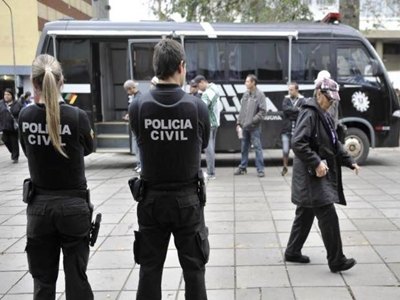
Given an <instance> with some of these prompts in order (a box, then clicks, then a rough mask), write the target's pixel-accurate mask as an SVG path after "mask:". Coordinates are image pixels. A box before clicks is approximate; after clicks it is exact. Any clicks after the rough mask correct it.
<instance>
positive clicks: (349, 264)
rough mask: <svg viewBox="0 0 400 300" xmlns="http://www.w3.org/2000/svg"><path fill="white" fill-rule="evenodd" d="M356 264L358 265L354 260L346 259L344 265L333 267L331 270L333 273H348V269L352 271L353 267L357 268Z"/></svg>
mask: <svg viewBox="0 0 400 300" xmlns="http://www.w3.org/2000/svg"><path fill="white" fill-rule="evenodd" d="M356 263H357V261H356V260H355V259H354V258H346V259H345V261H344V262H343V263H342V264H340V265H338V266H332V267H329V268H330V269H331V272H332V273H336V272H341V271H346V270H348V269H351V268H352V267H354V266H355V264H356Z"/></svg>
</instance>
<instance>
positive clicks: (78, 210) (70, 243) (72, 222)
mask: <svg viewBox="0 0 400 300" xmlns="http://www.w3.org/2000/svg"><path fill="white" fill-rule="evenodd" d="M27 218H28V225H27V239H28V240H27V245H26V252H27V256H28V264H29V272H30V273H31V274H32V277H33V281H34V298H33V299H34V300H54V299H55V298H56V281H57V276H58V267H59V259H60V250H61V249H62V251H63V254H64V261H63V263H64V273H65V293H66V299H67V300H77V299H79V300H92V299H93V293H92V289H91V287H90V284H89V282H88V279H87V276H86V268H87V264H88V260H89V241H88V238H89V230H90V212H89V207H88V204H87V202H86V199H83V198H77V197H74V198H72V197H66V196H48V195H38V196H35V197H34V199H33V201H32V203H30V204H29V205H28V207H27Z"/></svg>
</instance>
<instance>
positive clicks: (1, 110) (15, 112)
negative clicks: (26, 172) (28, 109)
mask: <svg viewBox="0 0 400 300" xmlns="http://www.w3.org/2000/svg"><path fill="white" fill-rule="evenodd" d="M22 107H23V106H22V105H21V103H20V102H19V101H16V100H15V97H14V92H13V90H12V89H9V88H7V89H5V91H4V96H3V99H2V100H0V131H3V135H2V140H3V142H4V145H6V147H7V149H8V151H9V152H10V153H11V160H12V162H13V163H14V164H15V163H18V158H19V143H18V117H19V113H20V112H21V109H22Z"/></svg>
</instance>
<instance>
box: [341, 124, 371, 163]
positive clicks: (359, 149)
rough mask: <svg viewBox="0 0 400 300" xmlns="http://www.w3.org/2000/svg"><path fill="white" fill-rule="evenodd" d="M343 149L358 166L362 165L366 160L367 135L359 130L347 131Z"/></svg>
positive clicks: (350, 129)
mask: <svg viewBox="0 0 400 300" xmlns="http://www.w3.org/2000/svg"><path fill="white" fill-rule="evenodd" d="M344 147H345V149H346V150H347V152H348V153H349V154H350V155H351V156H352V157H353V158H354V159H355V161H356V162H357V163H358V164H363V163H364V162H365V161H366V160H367V157H368V152H369V140H368V137H367V135H366V134H365V133H364V132H363V131H362V130H361V129H358V128H348V129H347V133H346V138H345V141H344Z"/></svg>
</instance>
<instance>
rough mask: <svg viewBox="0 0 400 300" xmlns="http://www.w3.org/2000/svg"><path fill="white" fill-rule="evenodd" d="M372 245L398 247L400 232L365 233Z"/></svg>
mask: <svg viewBox="0 0 400 300" xmlns="http://www.w3.org/2000/svg"><path fill="white" fill-rule="evenodd" d="M364 235H365V236H366V237H367V239H368V240H369V242H370V243H371V244H375V245H397V244H400V231H392V230H391V231H364Z"/></svg>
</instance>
